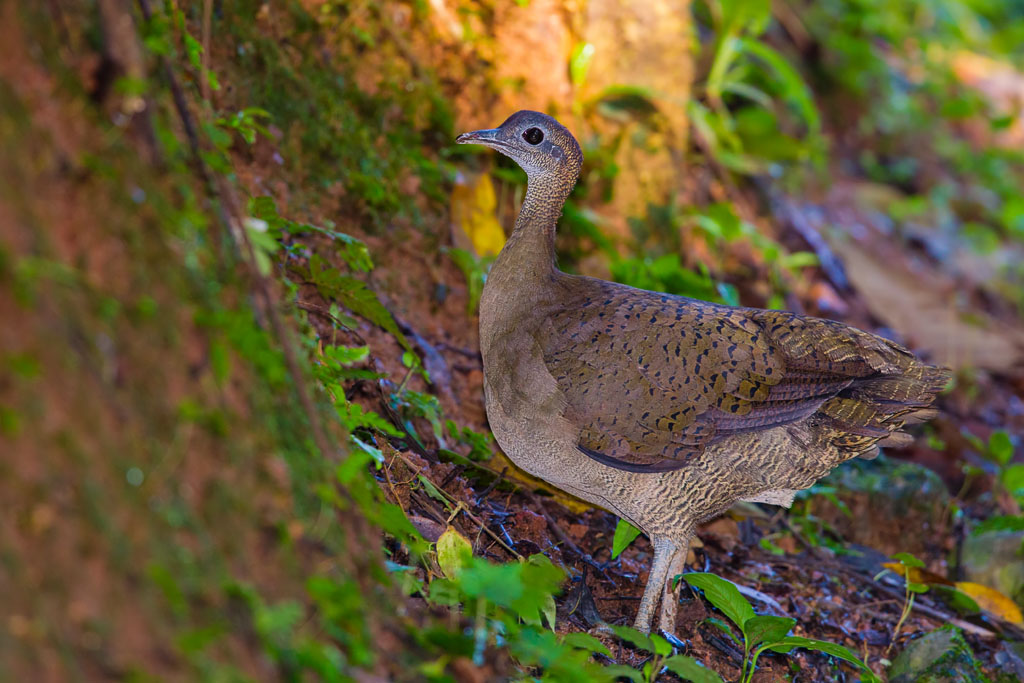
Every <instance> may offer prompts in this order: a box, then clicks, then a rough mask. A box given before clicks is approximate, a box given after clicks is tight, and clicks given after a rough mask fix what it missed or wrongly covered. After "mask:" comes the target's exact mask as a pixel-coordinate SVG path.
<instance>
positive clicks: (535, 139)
mask: <svg viewBox="0 0 1024 683" xmlns="http://www.w3.org/2000/svg"><path fill="white" fill-rule="evenodd" d="M523 139H524V140H526V141H527V142H529V143H530V144H531V145H539V144H540V141H541V140H543V139H544V132H543V131H542V130H541V129H540V128H527V129H526V130H524V131H523Z"/></svg>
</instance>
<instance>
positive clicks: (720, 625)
mask: <svg viewBox="0 0 1024 683" xmlns="http://www.w3.org/2000/svg"><path fill="white" fill-rule="evenodd" d="M704 621H705V622H706V623H708V624H711V625H712V626H714V627H715V628H717V629H718V630H719V631H721V632H722V633H724V634H725V635H727V636H729V639H730V640H732V642H734V643H736V644H737V645H740V641H739V640H737V639H736V636H734V635H733V633H732V629H731V628H729V624H727V623H725V622H724V621H722V620H721V619H719V618H718V617H708V618H707V619H705V620H704Z"/></svg>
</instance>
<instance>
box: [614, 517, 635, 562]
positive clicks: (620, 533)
mask: <svg viewBox="0 0 1024 683" xmlns="http://www.w3.org/2000/svg"><path fill="white" fill-rule="evenodd" d="M639 535H640V530H639V529H637V528H636V527H635V526H633V525H632V524H630V523H629V522H627V521H626V520H624V519H620V520H619V523H618V524H616V525H615V535H614V536H613V537H612V559H613V560H614V559H615V558H616V557H618V556H619V555H621V554H622V551H623V550H625V549H626V548H628V547H629V544H630V543H632V542H633V541H634V540H636V537H637V536H639Z"/></svg>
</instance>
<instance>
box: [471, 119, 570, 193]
mask: <svg viewBox="0 0 1024 683" xmlns="http://www.w3.org/2000/svg"><path fill="white" fill-rule="evenodd" d="M455 141H456V142H457V143H459V144H460V145H466V144H475V145H485V146H487V147H493V148H494V149H496V150H498V151H499V152H501V153H502V154H504V155H505V156H507V157H509V158H511V159H512V160H513V161H515V162H516V163H517V164H519V166H520V167H522V169H523V170H524V171H526V175H527V177H528V178H529V179H530V181H531V182H533V181H541V182H542V183H547V182H551V181H556V182H558V183H559V184H561V185H568V189H569V190H571V189H572V186H573V185H575V184H576V179H577V178H578V177H579V174H580V166H582V164H583V152H582V151H581V150H580V146H579V143H577V142H576V138H574V137H573V136H572V133H570V132H569V131H568V130H567V129H566V127H565V126H563V125H562V124H560V123H559V122H558V121H556V120H555V119H553V118H551V117H550V116H548V115H547V114H541V113H540V112H537V111H527V110H524V111H519V112H516V113H515V114H513V115H512V116H510V117H508V119H506V120H505V123H503V124H501V125H500V126H498V127H497V128H491V129H489V130H476V131H473V132H472V133H463V134H462V135H460V136H459V137H458V138H456V139H455ZM566 194H568V191H566Z"/></svg>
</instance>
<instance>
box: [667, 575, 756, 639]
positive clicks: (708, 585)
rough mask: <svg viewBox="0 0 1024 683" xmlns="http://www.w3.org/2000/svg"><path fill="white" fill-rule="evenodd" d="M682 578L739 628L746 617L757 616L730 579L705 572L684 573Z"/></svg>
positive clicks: (745, 621) (745, 620)
mask: <svg viewBox="0 0 1024 683" xmlns="http://www.w3.org/2000/svg"><path fill="white" fill-rule="evenodd" d="M683 579H685V580H686V582H687V583H688V584H690V585H691V586H693V587H694V588H699V589H701V590H702V591H704V597H706V598H707V599H708V602H710V603H711V604H712V605H714V606H715V607H717V608H718V609H720V610H721V611H722V614H724V615H725V616H727V617H729V619H731V620H732V622H733V623H734V624H736V625H737V626H739V627H740V628H741V629H742V628H743V625H744V624H745V623H747V620H748V619H753V618H754V617H756V616H757V615H756V614H754V608H753V607H751V606H750V603H749V602H747V600H746V598H744V597H743V596H742V595H741V594H740V591H739V589H738V588H736V586H735V585H734V584H733V583H732V582H731V581H727V580H725V579H723V578H722V577H720V576H715V575H714V574H708V573H706V572H694V573H692V574H684V575H683Z"/></svg>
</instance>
